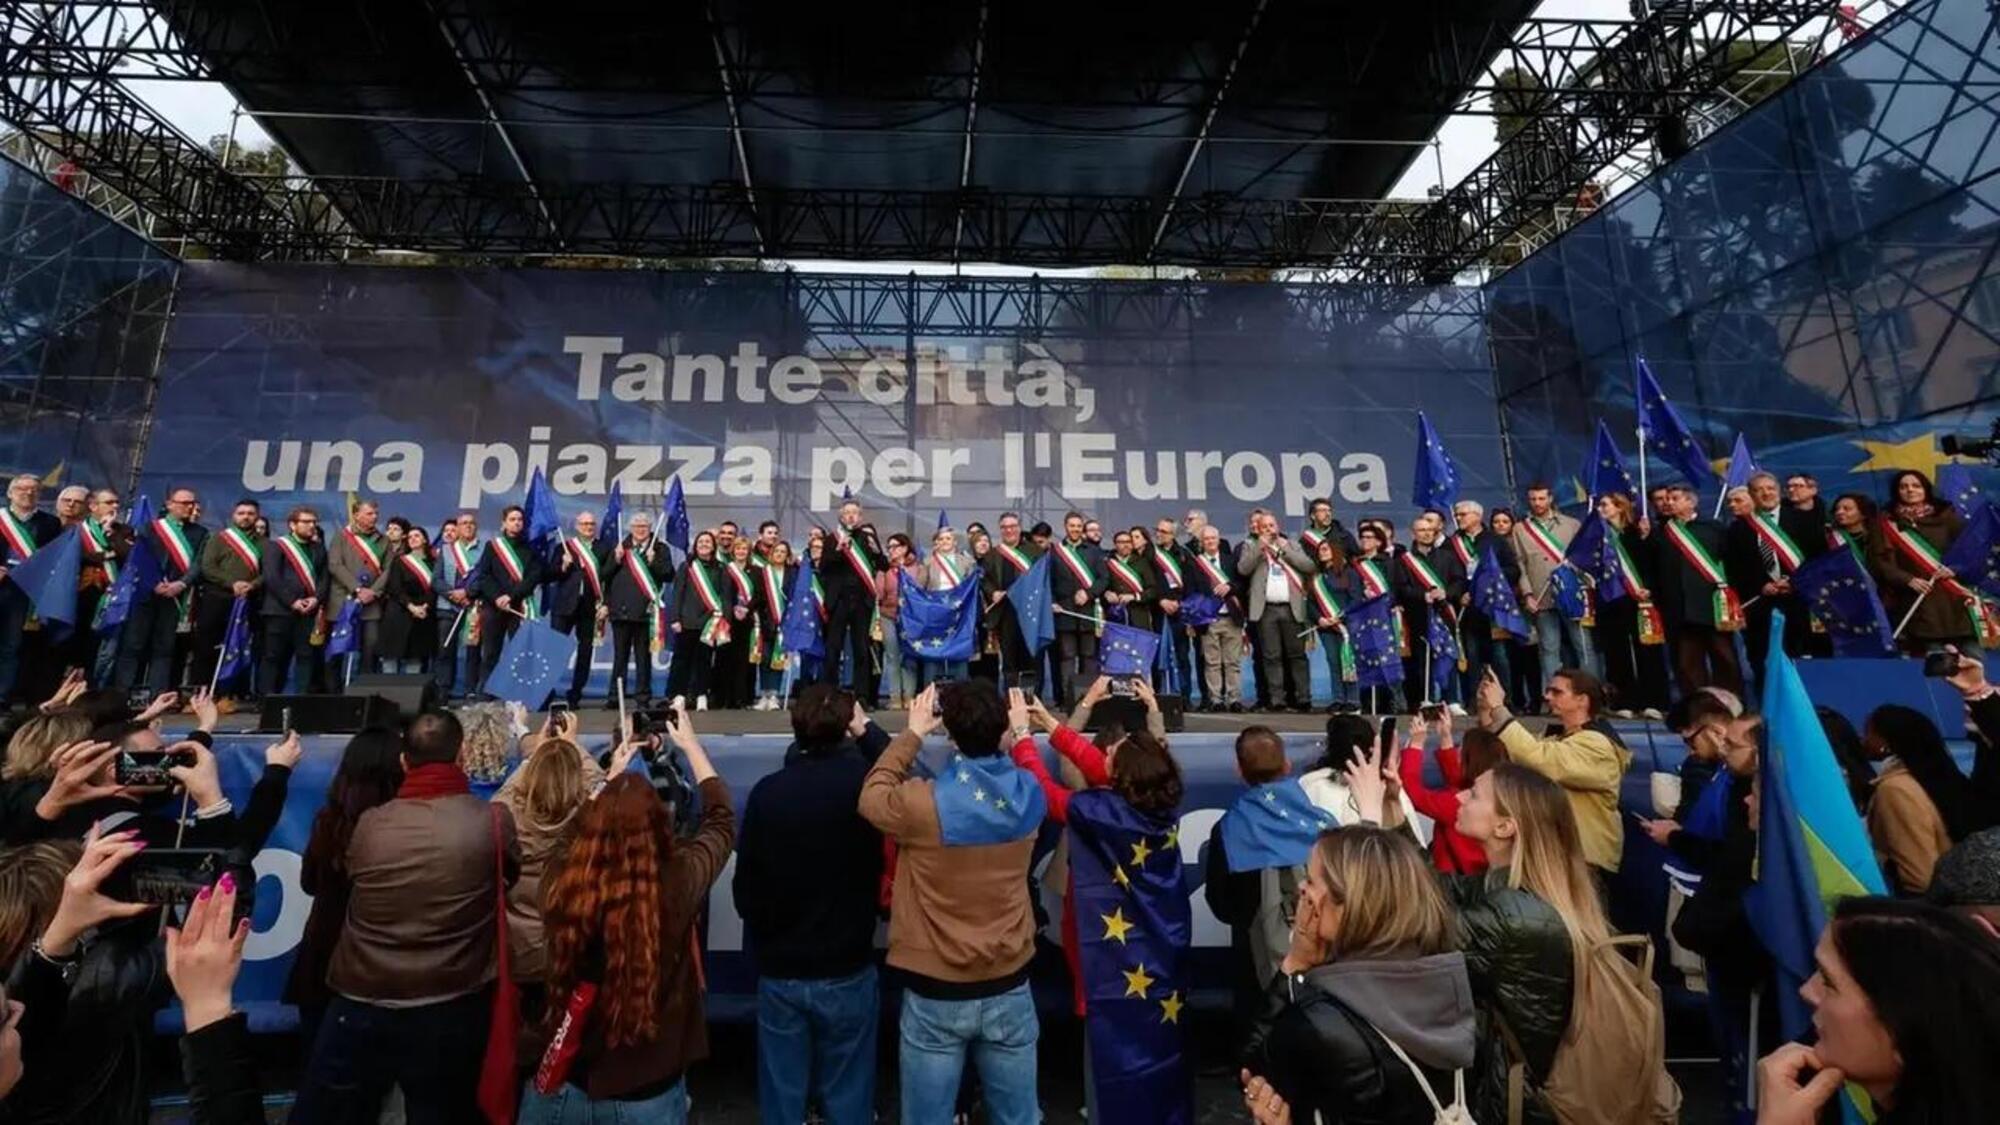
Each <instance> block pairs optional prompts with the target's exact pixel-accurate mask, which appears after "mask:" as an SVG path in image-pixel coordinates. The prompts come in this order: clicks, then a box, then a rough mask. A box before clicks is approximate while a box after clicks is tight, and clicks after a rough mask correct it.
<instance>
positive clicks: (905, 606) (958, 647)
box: [896, 567, 979, 660]
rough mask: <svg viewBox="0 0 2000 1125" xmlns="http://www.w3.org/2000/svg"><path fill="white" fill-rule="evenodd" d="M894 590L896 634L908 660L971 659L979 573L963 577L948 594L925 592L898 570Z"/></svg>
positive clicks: (906, 572) (977, 614) (976, 617)
mask: <svg viewBox="0 0 2000 1125" xmlns="http://www.w3.org/2000/svg"><path fill="white" fill-rule="evenodd" d="M896 587H897V590H898V597H899V598H900V599H901V600H900V602H899V604H898V608H897V610H896V632H897V633H898V634H899V635H900V636H901V638H902V642H903V651H904V652H906V653H908V654H909V655H910V658H911V659H913V660H970V659H972V655H973V649H974V648H975V647H976V646H975V645H974V644H973V634H974V631H975V630H974V625H975V623H976V622H977V620H978V616H979V574H978V572H976V571H975V572H973V573H971V574H968V575H966V576H965V578H964V579H963V580H961V581H960V582H959V584H958V585H956V586H953V587H952V588H951V589H949V590H926V589H924V588H923V587H921V586H919V585H917V584H916V582H915V581H914V580H912V579H911V578H910V575H909V572H908V571H905V570H903V569H901V568H900V567H899V568H897V570H896Z"/></svg>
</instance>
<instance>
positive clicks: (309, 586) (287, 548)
mask: <svg viewBox="0 0 2000 1125" xmlns="http://www.w3.org/2000/svg"><path fill="white" fill-rule="evenodd" d="M278 553H279V554H281V555H283V556H285V562H286V563H288V564H290V565H291V568H292V573H293V574H296V575H298V578H299V584H300V585H301V586H304V587H305V588H306V592H305V596H306V597H308V598H316V597H318V596H319V579H317V578H315V577H314V576H313V568H312V560H311V559H309V558H307V557H306V549H305V547H304V545H303V544H301V543H300V542H299V541H298V540H296V539H294V538H292V537H291V536H290V535H286V536H284V537H283V538H281V539H279V540H278Z"/></svg>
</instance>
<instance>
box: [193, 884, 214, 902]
mask: <svg viewBox="0 0 2000 1125" xmlns="http://www.w3.org/2000/svg"><path fill="white" fill-rule="evenodd" d="M214 890H215V888H214V887H203V888H202V889H201V893H200V894H197V895H195V896H194V897H195V901H196V902H207V901H208V896H209V894H210V893H211V892H213V891H214Z"/></svg>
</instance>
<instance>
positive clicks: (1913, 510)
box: [1896, 502, 1937, 523]
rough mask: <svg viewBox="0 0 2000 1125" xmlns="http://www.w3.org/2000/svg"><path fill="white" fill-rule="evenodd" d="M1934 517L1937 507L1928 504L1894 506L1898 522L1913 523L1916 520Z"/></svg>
mask: <svg viewBox="0 0 2000 1125" xmlns="http://www.w3.org/2000/svg"><path fill="white" fill-rule="evenodd" d="M1934 515H1937V507H1936V505H1934V504H1930V503H1928V502H1919V503H1916V504H1897V505H1896V518H1897V519H1899V520H1903V521H1905V522H1907V523H1915V522H1917V521H1918V520H1926V519H1929V518H1931V517H1932V516H1934Z"/></svg>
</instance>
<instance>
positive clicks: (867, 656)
mask: <svg viewBox="0 0 2000 1125" xmlns="http://www.w3.org/2000/svg"><path fill="white" fill-rule="evenodd" d="M839 519H840V522H839V523H838V524H837V525H836V526H835V527H834V529H833V531H832V533H831V534H829V535H828V536H827V540H826V548H825V551H826V554H825V561H824V563H823V564H822V565H821V566H820V567H819V569H818V570H816V571H815V572H814V573H816V574H817V575H818V576H819V580H820V584H821V586H822V587H823V588H824V589H825V590H826V601H827V619H826V637H825V644H826V657H825V659H824V661H823V662H822V663H821V664H820V682H822V683H828V684H833V685H834V686H836V687H838V686H839V685H840V672H841V668H842V666H843V663H844V662H845V661H847V660H849V659H852V661H853V664H852V667H853V670H854V695H855V698H856V699H857V700H858V701H859V702H860V703H861V706H862V709H863V710H868V711H873V710H874V709H875V707H876V704H877V703H878V701H879V700H880V699H881V677H880V676H879V675H878V674H877V672H876V669H875V667H874V659H873V653H872V651H871V647H870V642H871V641H874V640H878V639H879V636H878V633H879V631H880V628H881V623H880V622H878V621H876V620H875V596H876V583H875V578H876V576H877V575H879V574H881V573H882V572H883V570H885V569H886V568H887V567H888V565H889V557H888V555H887V554H885V553H884V552H883V550H882V540H881V537H880V536H878V535H877V534H876V533H875V525H874V524H871V523H867V522H865V521H864V520H863V519H862V515H861V501H859V500H856V499H853V498H852V497H849V498H848V499H846V500H843V501H841V504H840V517H839Z"/></svg>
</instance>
